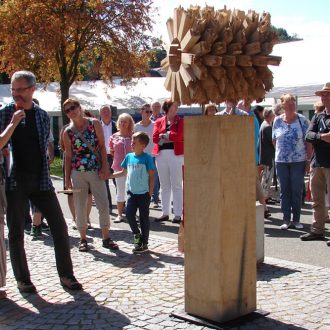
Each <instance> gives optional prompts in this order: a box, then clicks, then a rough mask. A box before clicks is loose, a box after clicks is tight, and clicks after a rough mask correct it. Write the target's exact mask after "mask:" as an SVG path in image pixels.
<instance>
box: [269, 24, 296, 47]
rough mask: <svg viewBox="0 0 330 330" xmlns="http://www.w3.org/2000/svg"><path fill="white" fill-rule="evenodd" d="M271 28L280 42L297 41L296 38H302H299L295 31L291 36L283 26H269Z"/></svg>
mask: <svg viewBox="0 0 330 330" xmlns="http://www.w3.org/2000/svg"><path fill="white" fill-rule="evenodd" d="M271 30H272V31H275V32H276V33H277V35H278V40H279V41H280V42H282V43H284V42H290V41H297V40H302V39H301V38H299V37H298V35H297V34H296V33H294V34H293V35H292V36H290V35H289V33H288V32H287V30H286V29H284V28H281V27H280V28H277V27H275V26H273V25H272V26H271Z"/></svg>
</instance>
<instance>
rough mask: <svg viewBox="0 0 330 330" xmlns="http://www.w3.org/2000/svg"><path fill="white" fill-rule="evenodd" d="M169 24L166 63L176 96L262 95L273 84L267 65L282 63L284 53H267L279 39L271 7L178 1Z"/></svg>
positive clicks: (189, 99)
mask: <svg viewBox="0 0 330 330" xmlns="http://www.w3.org/2000/svg"><path fill="white" fill-rule="evenodd" d="M167 30H168V34H169V38H170V43H171V44H170V47H169V50H168V56H167V57H166V58H165V59H164V60H163V61H162V66H163V67H164V68H166V69H167V76H166V80H165V87H166V89H167V90H169V91H171V97H172V100H173V101H177V102H179V103H181V104H188V105H189V104H192V103H199V104H205V103H208V102H214V103H221V102H223V101H224V100H226V99H227V100H228V99H229V100H233V101H238V100H241V99H249V100H261V99H263V98H264V96H265V94H266V92H267V91H269V90H270V89H271V88H272V87H273V74H272V72H271V70H270V69H269V68H268V65H279V64H280V62H281V57H279V56H271V55H269V54H270V53H271V52H272V50H273V46H274V44H276V43H277V41H278V38H277V34H276V33H275V32H273V31H271V25H270V14H269V13H263V14H262V15H261V17H259V14H258V13H256V12H255V11H253V10H249V11H248V13H247V14H246V13H245V12H244V11H241V10H237V9H235V10H227V9H226V7H224V9H221V10H214V8H213V7H205V8H203V9H201V8H200V7H199V6H191V7H190V8H189V9H187V10H185V9H183V8H182V7H179V8H176V9H175V10H174V17H173V19H172V18H170V19H168V21H167Z"/></svg>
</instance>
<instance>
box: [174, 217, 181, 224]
mask: <svg viewBox="0 0 330 330" xmlns="http://www.w3.org/2000/svg"><path fill="white" fill-rule="evenodd" d="M172 223H181V217H178V216H175V217H174V218H173V220H172Z"/></svg>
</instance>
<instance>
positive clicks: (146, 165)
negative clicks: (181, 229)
mask: <svg viewBox="0 0 330 330" xmlns="http://www.w3.org/2000/svg"><path fill="white" fill-rule="evenodd" d="M148 143H149V137H148V135H147V134H146V133H144V132H136V133H134V134H133V136H132V150H133V152H131V153H128V154H127V155H126V157H125V159H124V160H123V162H122V163H121V167H122V168H123V170H121V171H119V172H115V173H113V174H112V175H111V178H118V177H121V176H125V175H127V178H126V191H127V205H126V217H127V219H128V223H129V225H130V227H131V230H132V232H133V235H134V249H133V253H143V252H146V251H148V239H149V227H150V224H149V205H150V198H151V196H152V193H153V188H154V169H155V167H154V162H153V159H152V157H151V155H149V154H148V153H145V152H144V149H145V147H146V146H147V145H148ZM137 209H139V215H140V227H141V230H140V229H139V227H138V224H137V221H136V211H137Z"/></svg>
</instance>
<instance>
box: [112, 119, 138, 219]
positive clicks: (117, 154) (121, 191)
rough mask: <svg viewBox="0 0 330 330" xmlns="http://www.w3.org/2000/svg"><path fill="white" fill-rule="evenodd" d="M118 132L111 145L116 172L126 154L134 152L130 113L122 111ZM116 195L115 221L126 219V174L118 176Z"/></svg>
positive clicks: (113, 165)
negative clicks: (124, 215)
mask: <svg viewBox="0 0 330 330" xmlns="http://www.w3.org/2000/svg"><path fill="white" fill-rule="evenodd" d="M117 129H118V132H116V133H115V134H113V135H111V136H110V139H109V146H110V154H111V155H112V158H113V163H112V166H111V168H112V169H113V170H114V172H119V171H121V170H122V167H121V163H122V161H123V160H124V158H125V156H126V154H128V153H129V152H132V145H131V144H132V135H133V132H134V120H133V118H132V116H131V115H129V114H128V113H122V114H121V115H119V117H118V120H117ZM115 180H116V187H117V189H116V197H117V211H118V216H117V218H116V219H115V221H114V222H117V223H118V222H121V221H123V220H124V217H123V211H124V207H125V201H126V191H125V184H126V176H122V177H120V178H116V179H115Z"/></svg>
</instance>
